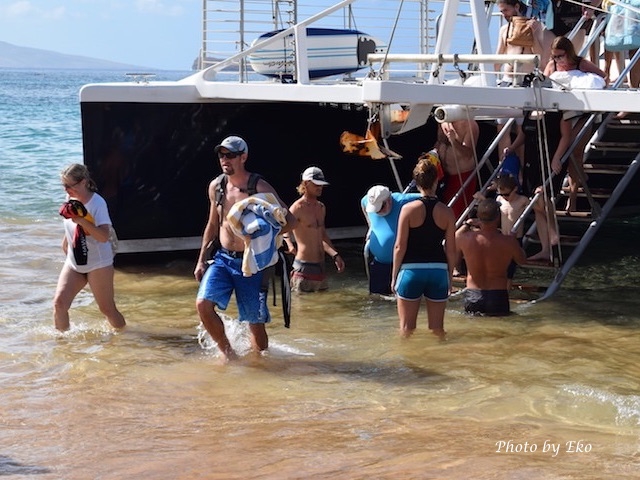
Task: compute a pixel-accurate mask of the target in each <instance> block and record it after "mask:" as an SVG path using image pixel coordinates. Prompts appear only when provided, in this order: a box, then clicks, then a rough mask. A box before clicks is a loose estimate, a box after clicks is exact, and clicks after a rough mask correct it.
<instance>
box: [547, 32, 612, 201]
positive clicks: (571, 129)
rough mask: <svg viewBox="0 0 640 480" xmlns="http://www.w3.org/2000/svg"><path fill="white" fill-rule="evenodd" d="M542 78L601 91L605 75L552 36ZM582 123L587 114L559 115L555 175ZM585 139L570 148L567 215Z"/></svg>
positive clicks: (581, 173) (565, 41)
mask: <svg viewBox="0 0 640 480" xmlns="http://www.w3.org/2000/svg"><path fill="white" fill-rule="evenodd" d="M585 73H586V74H587V75H585ZM544 75H545V76H548V77H549V78H551V80H553V81H554V82H555V83H556V84H561V85H562V86H563V88H604V86H605V81H604V78H605V73H604V72H603V71H602V70H600V68H598V66H597V65H596V64H594V63H593V62H590V61H589V60H587V59H586V58H583V57H580V56H578V55H577V54H576V51H575V48H574V46H573V43H571V40H569V39H568V38H566V37H556V39H555V40H554V41H553V43H552V44H551V58H550V60H549V63H548V64H547V66H546V68H545V70H544ZM598 77H600V78H598ZM600 80H601V81H600ZM586 120H587V115H586V114H585V113H583V112H579V111H565V112H563V113H562V120H561V121H560V135H561V137H560V141H559V142H558V147H557V148H556V151H555V154H554V155H553V159H552V160H551V169H552V170H553V172H554V173H555V174H556V175H557V174H559V173H560V172H561V170H562V164H561V163H560V160H561V159H562V157H563V156H564V154H565V153H566V151H567V149H568V148H569V147H570V146H571V144H572V143H573V141H574V140H575V138H576V136H577V134H578V132H579V131H580V129H582V127H583V126H584V124H585V122H586ZM588 140H589V136H588V135H583V137H582V139H581V140H580V143H579V144H578V145H577V146H576V147H575V148H574V149H573V152H572V156H573V161H570V162H569V164H568V169H567V173H568V180H569V201H568V202H567V211H570V212H571V211H575V209H576V200H577V196H578V188H579V187H580V183H581V182H580V180H581V179H583V178H585V177H584V170H583V168H582V162H583V156H584V147H585V145H586V143H587V141H588Z"/></svg>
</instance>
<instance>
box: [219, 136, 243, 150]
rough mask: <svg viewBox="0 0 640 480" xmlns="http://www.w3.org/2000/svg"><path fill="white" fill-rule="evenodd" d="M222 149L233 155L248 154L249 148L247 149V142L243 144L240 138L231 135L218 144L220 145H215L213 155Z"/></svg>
mask: <svg viewBox="0 0 640 480" xmlns="http://www.w3.org/2000/svg"><path fill="white" fill-rule="evenodd" d="M223 147H224V148H226V149H227V150H229V151H230V152H233V153H249V147H247V142H245V141H244V140H243V139H242V138H240V137H236V136H235V135H232V136H230V137H227V138H225V139H224V140H222V142H220V145H216V148H214V149H213V151H214V152H215V153H218V152H219V151H220V149H221V148H223Z"/></svg>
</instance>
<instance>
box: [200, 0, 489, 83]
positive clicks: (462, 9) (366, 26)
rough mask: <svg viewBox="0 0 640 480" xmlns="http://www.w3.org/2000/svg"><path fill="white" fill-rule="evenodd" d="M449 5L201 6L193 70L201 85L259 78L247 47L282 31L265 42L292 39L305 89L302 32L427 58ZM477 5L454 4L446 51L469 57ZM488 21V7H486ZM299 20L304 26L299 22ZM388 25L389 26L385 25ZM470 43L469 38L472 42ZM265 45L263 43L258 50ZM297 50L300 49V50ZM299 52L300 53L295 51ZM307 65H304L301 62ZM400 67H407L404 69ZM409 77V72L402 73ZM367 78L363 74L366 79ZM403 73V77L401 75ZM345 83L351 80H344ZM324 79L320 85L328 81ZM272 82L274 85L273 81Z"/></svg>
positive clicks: (466, 0) (206, 1)
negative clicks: (336, 34) (359, 36)
mask: <svg viewBox="0 0 640 480" xmlns="http://www.w3.org/2000/svg"><path fill="white" fill-rule="evenodd" d="M447 1H448V0H446V1H445V0H409V1H403V2H397V1H395V0H343V1H341V2H339V3H337V4H335V5H333V6H331V7H329V8H326V9H324V10H322V11H320V13H317V12H318V9H320V8H322V4H323V3H324V4H329V5H331V4H332V3H333V2H331V0H317V1H316V2H314V3H313V4H306V3H303V2H301V1H298V0H240V1H238V0H203V34H202V36H203V40H202V48H201V51H200V55H199V58H198V60H197V62H196V64H195V66H197V69H198V70H199V71H204V70H206V71H207V73H206V75H205V76H204V77H205V78H206V79H212V78H214V77H216V79H217V80H233V79H237V80H238V81H240V82H248V81H251V80H255V79H258V78H259V79H262V80H264V77H262V76H258V75H257V74H256V73H255V72H254V71H253V69H252V68H251V64H250V61H249V58H250V57H249V55H250V54H251V53H252V52H255V49H254V50H252V47H251V45H252V43H253V42H254V40H255V39H256V38H258V37H260V36H261V35H263V34H265V33H267V32H270V31H280V30H284V31H286V32H287V33H284V32H281V33H282V36H278V37H276V36H273V37H270V38H269V39H268V40H269V42H270V43H271V42H275V41H278V40H280V41H282V38H283V37H284V36H287V35H292V34H293V35H295V36H296V37H295V41H294V42H293V45H294V48H295V50H296V52H295V56H296V66H295V67H296V69H295V77H296V78H295V81H296V83H307V80H306V79H305V78H304V74H305V71H304V70H303V69H298V68H297V67H298V63H299V62H300V58H301V57H305V56H306V55H305V53H306V51H305V50H304V44H305V36H304V33H305V32H304V28H302V26H309V25H311V24H314V26H316V27H323V28H336V29H355V30H359V31H362V32H364V33H366V34H367V35H369V36H371V37H373V38H375V39H377V40H379V41H380V42H381V43H382V44H385V46H386V48H387V49H388V51H389V52H394V53H410V52H411V53H429V52H434V51H435V48H436V40H437V29H438V17H439V16H441V15H442V12H443V10H444V9H445V7H446V5H447ZM478 1H480V2H481V0H456V2H457V4H456V5H457V6H456V10H457V11H456V14H457V18H458V19H459V22H460V25H457V28H458V27H459V30H458V29H456V32H455V34H453V40H452V41H453V44H454V45H453V47H452V48H451V49H449V51H451V50H453V51H456V50H457V51H472V50H473V48H474V44H470V43H469V41H470V40H469V35H468V32H469V30H470V22H472V15H471V13H470V12H471V11H472V7H471V3H472V2H478ZM485 8H486V9H487V12H488V13H487V15H490V16H491V15H494V14H493V13H491V10H492V9H493V3H491V2H487V3H486V5H485ZM298 18H305V20H303V21H300V22H298ZM390 20H393V21H390ZM471 41H472V42H473V36H472V37H471ZM267 45H269V44H268V43H262V46H261V48H264V47H265V46H267ZM301 47H302V48H301ZM298 50H299V51H298ZM305 60H306V59H305ZM403 65H405V66H406V65H407V64H406V63H405V64H403ZM422 67H424V66H420V65H418V66H414V67H413V68H412V69H411V70H410V71H411V75H412V76H417V77H421V76H422V77H424V76H427V75H428V74H429V73H430V72H429V69H428V68H422ZM407 71H409V70H407ZM367 73H368V72H366V71H365V72H364V74H367ZM403 73H404V72H403ZM345 75H346V77H347V79H348V78H349V77H350V76H351V74H345ZM333 80H335V79H323V80H321V81H323V82H324V81H333ZM275 81H278V79H277V78H276V79H275Z"/></svg>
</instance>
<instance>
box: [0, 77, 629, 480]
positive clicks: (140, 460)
mask: <svg viewBox="0 0 640 480" xmlns="http://www.w3.org/2000/svg"><path fill="white" fill-rule="evenodd" d="M184 73H186V72H170V73H166V74H159V75H158V79H164V78H180V77H181V76H183V74H184ZM0 79H1V80H0V198H1V201H0V282H2V288H1V289H0V325H1V327H2V328H0V391H1V392H2V396H1V398H2V408H1V409H0V427H1V428H0V445H2V450H1V451H0V475H3V476H11V478H16V479H18V478H37V479H42V480H45V479H73V480H75V479H88V478H91V479H123V478H150V479H225V480H227V479H244V478H249V477H253V478H262V479H285V478H286V479H306V478H320V479H392V478H393V479H457V478H460V479H468V478H472V479H536V480H537V479H558V480H559V479H563V480H564V479H581V480H582V479H601V478H616V479H622V478H629V479H631V478H640V474H638V472H640V394H639V393H638V392H639V391H640V349H639V348H638V345H639V344H640V333H639V332H640V313H639V311H640V310H639V307H640V298H639V297H638V294H637V285H638V284H639V280H640V255H639V251H638V247H637V241H636V238H638V235H639V234H640V221H639V220H638V219H618V220H612V221H610V222H609V223H608V224H606V225H605V227H604V228H603V230H602V231H601V233H600V234H599V235H598V237H597V239H596V241H595V242H594V244H593V245H591V246H590V247H589V248H588V250H587V252H586V255H585V257H584V258H583V259H582V260H581V262H580V263H579V265H578V266H577V267H576V268H575V269H574V270H573V271H572V272H571V274H570V275H569V277H568V278H567V280H566V281H565V283H564V285H563V287H562V289H561V290H560V292H559V293H558V294H557V295H556V296H555V297H554V298H552V299H551V300H549V301H546V302H542V303H530V302H529V301H528V300H530V299H531V298H532V296H531V294H530V293H528V292H527V291H523V292H520V293H518V294H514V298H513V299H512V309H513V310H514V315H512V316H511V317H508V318H495V319H493V318H471V317H467V316H465V315H463V314H462V313H461V310H462V305H461V303H460V300H459V299H455V298H454V299H453V300H451V301H450V302H449V304H448V307H447V312H446V318H445V326H446V329H447V331H448V340H447V341H445V342H439V341H437V339H436V338H435V337H433V336H432V335H430V334H429V333H428V331H427V329H426V319H425V316H424V313H422V314H421V316H420V318H419V320H418V330H417V332H416V334H415V335H414V336H413V337H412V338H410V339H405V340H403V339H401V338H399V335H398V332H397V316H396V312H395V304H394V303H393V302H392V301H388V300H382V299H377V298H372V297H370V296H369V295H368V294H367V291H366V278H365V275H364V270H363V264H362V260H361V257H360V254H359V252H360V249H361V245H360V244H359V242H350V243H341V244H340V249H341V251H342V252H343V253H344V256H345V257H346V262H347V271H346V272H345V273H344V274H342V275H338V274H332V276H331V278H330V286H331V288H330V290H329V291H328V292H324V293H320V294H315V295H305V296H301V297H295V298H294V301H293V313H292V325H291V328H290V329H285V328H284V327H283V324H282V316H281V314H280V312H279V308H280V306H279V305H278V306H277V307H273V311H272V313H273V316H274V320H273V323H272V324H271V325H270V326H269V335H270V340H271V348H270V351H269V352H268V354H266V355H264V356H262V357H260V358H257V357H255V356H253V355H250V354H248V353H247V352H248V349H249V347H248V339H247V333H246V331H245V330H244V329H243V328H242V327H241V326H240V325H239V324H238V323H237V322H236V321H235V320H234V314H235V310H234V308H230V309H229V311H228V312H227V313H228V314H229V316H228V318H227V319H226V324H227V329H228V331H229V333H230V336H231V338H232V343H233V344H234V346H235V347H236V348H237V349H238V350H239V351H240V352H241V353H242V354H243V356H242V358H241V359H240V360H239V361H237V362H234V363H232V364H228V365H222V364H221V363H220V361H219V358H218V356H217V353H216V351H215V348H212V347H211V344H210V342H209V341H208V339H207V338H206V336H205V335H201V333H202V331H201V329H200V327H199V320H198V317H197V314H196V312H195V307H194V300H195V293H196V289H197V284H196V282H195V281H194V280H193V276H192V270H193V261H194V259H195V254H194V255H193V256H189V255H185V256H182V257H179V258H171V259H168V258H166V259H155V260H154V261H152V262H151V261H149V262H144V263H140V262H132V261H121V260H118V263H117V271H116V300H117V303H118V306H119V308H120V310H121V311H122V312H123V314H124V315H125V317H126V319H127V322H128V328H127V329H126V330H124V331H123V332H120V333H114V332H112V331H111V330H110V329H109V328H108V327H107V324H106V322H105V321H104V319H103V318H101V315H100V313H99V312H98V310H97V308H96V306H95V304H94V302H93V299H92V296H91V295H90V294H89V293H87V292H82V293H81V294H80V295H79V296H78V298H77V300H76V302H75V303H74V307H73V309H72V312H71V322H72V329H71V331H69V332H67V333H65V334H61V333H58V332H56V331H55V330H54V329H53V326H52V319H51V299H52V296H53V292H54V289H55V285H56V281H57V276H58V272H59V270H60V267H61V265H62V262H63V254H62V252H61V250H60V243H61V238H62V223H61V218H60V217H59V215H58V213H57V210H58V207H59V205H60V203H61V202H62V201H63V200H64V191H63V189H62V188H61V186H60V182H59V177H58V174H59V172H60V170H61V169H62V168H63V167H64V166H66V165H67V164H69V163H71V162H81V161H82V138H81V126H80V116H79V104H78V91H79V88H80V87H81V86H82V85H83V84H85V83H89V82H96V81H112V80H120V79H123V75H122V73H119V72H116V73H113V72H84V71H15V70H0ZM330 216H331V212H329V222H330ZM519 275H520V277H519V280H520V281H522V282H523V283H534V282H535V281H537V280H539V278H538V277H539V276H540V275H541V274H540V273H538V272H531V273H529V272H520V273H519Z"/></svg>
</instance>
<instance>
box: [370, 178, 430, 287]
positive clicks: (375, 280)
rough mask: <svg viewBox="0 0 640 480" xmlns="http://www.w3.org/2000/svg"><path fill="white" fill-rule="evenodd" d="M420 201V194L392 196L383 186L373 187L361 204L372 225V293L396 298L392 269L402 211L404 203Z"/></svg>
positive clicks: (397, 194) (397, 193)
mask: <svg viewBox="0 0 640 480" xmlns="http://www.w3.org/2000/svg"><path fill="white" fill-rule="evenodd" d="M418 198H420V194H419V193H400V192H393V193H391V191H390V190H389V188H388V187H385V186H384V185H374V186H373V187H371V188H370V189H369V191H368V192H367V194H366V195H365V196H364V197H362V200H360V204H361V206H362V212H363V213H364V216H365V219H366V220H367V224H368V225H369V231H368V232H367V240H366V243H365V255H366V258H365V261H366V262H367V267H368V271H369V293H378V294H380V295H392V294H393V292H392V291H391V266H392V264H393V245H394V244H395V241H396V233H397V231H398V218H399V217H400V210H401V209H402V206H403V205H404V204H405V203H409V202H411V201H413V200H416V199H418Z"/></svg>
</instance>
